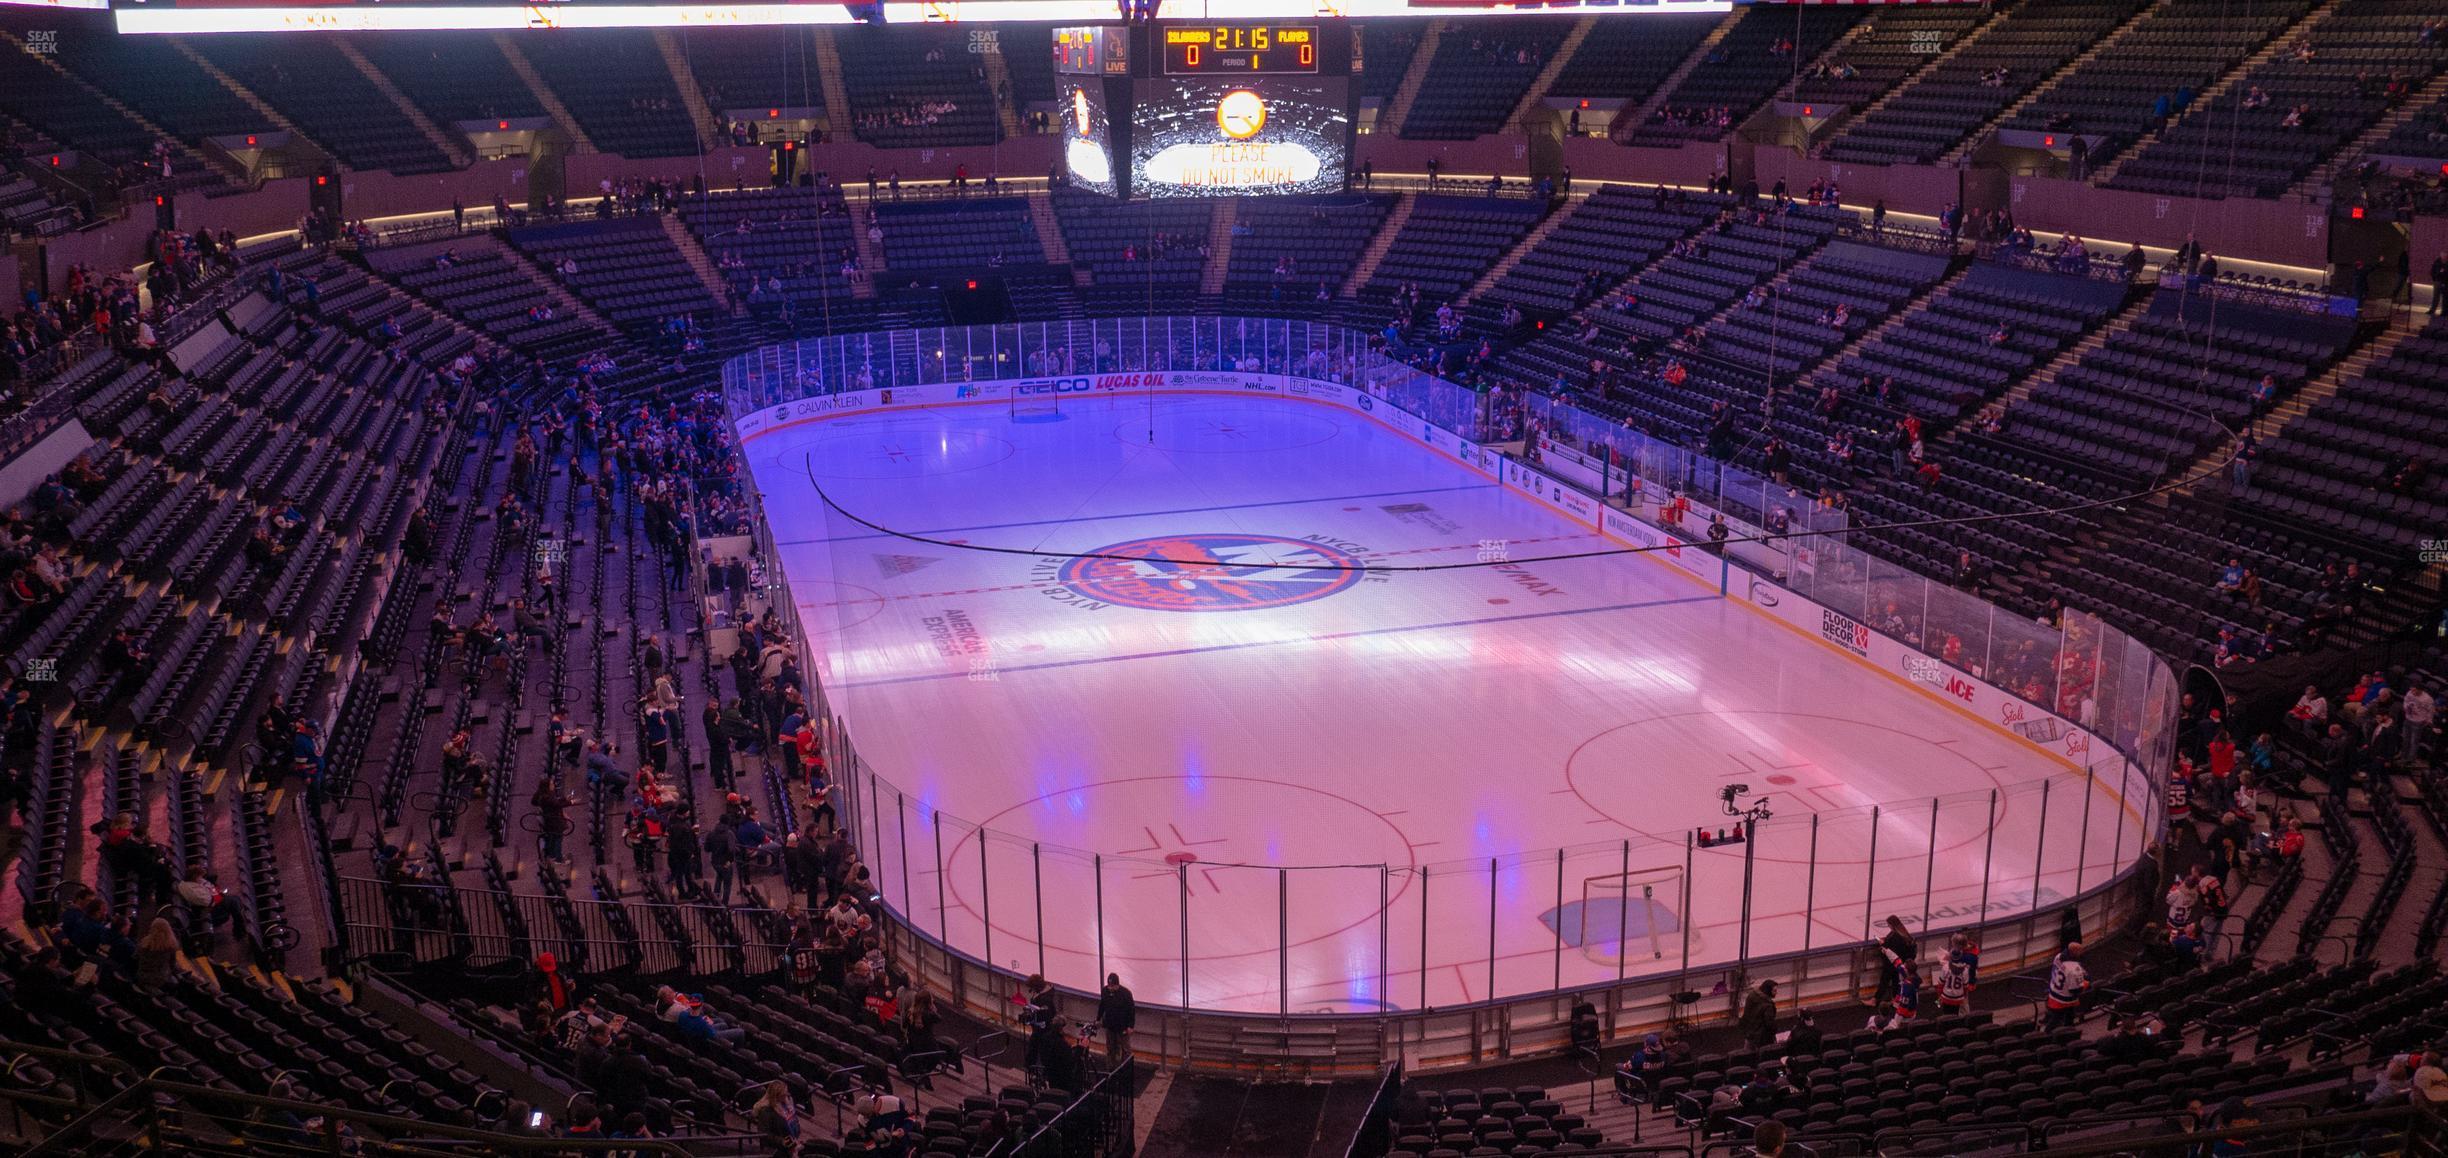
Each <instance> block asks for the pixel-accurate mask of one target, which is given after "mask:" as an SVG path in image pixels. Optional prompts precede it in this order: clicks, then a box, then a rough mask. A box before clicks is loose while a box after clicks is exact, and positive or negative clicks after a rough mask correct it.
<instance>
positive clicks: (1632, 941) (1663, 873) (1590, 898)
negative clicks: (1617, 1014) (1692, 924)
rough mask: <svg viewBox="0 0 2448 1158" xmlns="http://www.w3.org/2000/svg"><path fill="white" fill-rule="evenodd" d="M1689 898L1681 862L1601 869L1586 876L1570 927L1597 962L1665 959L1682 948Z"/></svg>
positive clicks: (1609, 962)
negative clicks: (1617, 870) (1598, 873)
mask: <svg viewBox="0 0 2448 1158" xmlns="http://www.w3.org/2000/svg"><path fill="white" fill-rule="evenodd" d="M1690 900H1691V898H1690V897H1689V896H1688V895H1686V893H1685V890H1684V878H1683V866H1681V865H1661V866H1659V867H1657V868H1645V869H1634V870H1632V871H1630V872H1617V873H1602V874H1600V875H1598V876H1594V877H1586V878H1583V880H1582V881H1581V901H1580V904H1579V906H1578V907H1577V908H1576V910H1575V912H1574V914H1573V916H1574V920H1572V921H1570V922H1568V923H1567V927H1568V928H1571V929H1572V930H1573V931H1574V942H1575V944H1576V945H1578V946H1579V948H1580V949H1581V952H1582V953H1583V954H1584V955H1586V956H1587V957H1588V958H1589V959H1590V960H1592V961H1598V962H1602V963H1605V964H1609V965H1612V964H1615V963H1616V962H1618V961H1622V962H1625V963H1627V964H1629V963H1633V962H1641V961H1662V960H1665V959H1666V958H1667V957H1668V956H1670V955H1678V956H1679V955H1680V954H1681V953H1682V951H1683V942H1684V929H1683V913H1684V911H1685V909H1686V908H1687V906H1688V905H1689V903H1690Z"/></svg>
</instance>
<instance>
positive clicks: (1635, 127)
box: [1607, 11, 1743, 145]
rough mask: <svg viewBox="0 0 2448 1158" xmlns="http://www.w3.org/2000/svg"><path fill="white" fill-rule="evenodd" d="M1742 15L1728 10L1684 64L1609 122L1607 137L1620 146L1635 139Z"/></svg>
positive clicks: (1732, 28)
mask: <svg viewBox="0 0 2448 1158" xmlns="http://www.w3.org/2000/svg"><path fill="white" fill-rule="evenodd" d="M1742 18H1743V14H1742V13H1741V12H1740V11H1733V12H1728V13H1726V15H1725V19H1723V20H1720V21H1718V22H1717V27H1715V28H1712V29H1709V34H1708V35H1707V36H1703V37H1701V38H1700V43H1698V44H1695V45H1693V46H1692V50H1691V53H1690V54H1689V55H1687V56H1685V57H1684V58H1683V63H1681V64H1678V65H1676V66H1675V70H1674V71H1673V72H1670V73H1667V74H1666V77H1665V79H1663V80H1660V81H1659V82H1658V83H1657V87H1656V88H1653V89H1651V90H1649V98H1648V99H1647V100H1644V101H1642V102H1641V103H1640V105H1639V106H1638V107H1637V108H1632V109H1627V110H1625V111H1623V112H1621V113H1618V114H1616V117H1615V119H1614V120H1612V121H1609V122H1607V137H1608V138H1609V139H1611V140H1613V141H1614V142H1615V143H1616V144H1618V145H1621V144H1626V143H1629V142H1630V141H1631V140H1632V134H1633V133H1635V132H1638V131H1639V130H1640V127H1641V126H1642V125H1645V124H1648V123H1649V118H1650V117H1653V116H1655V115H1657V111H1658V108H1659V107H1660V106H1662V105H1664V104H1665V103H1666V97H1667V95H1668V94H1670V93H1672V92H1674V90H1675V89H1676V88H1678V87H1680V86H1681V85H1682V83H1683V81H1684V79H1685V78H1687V77H1689V76H1691V74H1692V70H1693V69H1695V68H1698V67H1700V62H1701V61H1704V60H1707V59H1708V54H1709V51H1710V50H1711V49H1714V48H1716V47H1717V44H1718V42H1719V41H1722V40H1724V39H1725V38H1726V34H1727V33H1729V32H1732V31H1734V25H1735V24H1736V23H1738V22H1739V21H1741V20H1742Z"/></svg>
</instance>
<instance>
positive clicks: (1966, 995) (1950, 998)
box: [1938, 934, 1976, 1016]
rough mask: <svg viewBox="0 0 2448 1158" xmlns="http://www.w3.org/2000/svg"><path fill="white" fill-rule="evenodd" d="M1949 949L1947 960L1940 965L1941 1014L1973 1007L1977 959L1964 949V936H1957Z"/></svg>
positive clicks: (1939, 1008) (1939, 991)
mask: <svg viewBox="0 0 2448 1158" xmlns="http://www.w3.org/2000/svg"><path fill="white" fill-rule="evenodd" d="M1955 942H1956V943H1955V945H1954V946H1953V947H1950V948H1949V949H1948V950H1947V955H1946V960H1945V961H1944V962H1942V963H1941V964H1940V965H1939V966H1938V1012H1939V1014H1940V1015H1941V1016H1944V1015H1947V1014H1954V1013H1962V1012H1964V1011H1965V1010H1966V1009H1968V1008H1970V1007H1971V1004H1972V984H1973V972H1972V969H1973V966H1972V963H1973V961H1974V960H1975V959H1976V958H1975V957H1974V956H1973V955H1971V954H1968V953H1966V952H1964V951H1963V948H1962V946H1963V937H1962V936H1961V935H1960V934H1959V935H1957V936H1956V938H1955Z"/></svg>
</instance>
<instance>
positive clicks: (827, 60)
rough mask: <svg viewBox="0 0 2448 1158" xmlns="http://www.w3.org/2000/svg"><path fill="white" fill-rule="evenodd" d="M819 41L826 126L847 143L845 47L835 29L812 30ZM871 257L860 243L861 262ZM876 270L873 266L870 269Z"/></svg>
mask: <svg viewBox="0 0 2448 1158" xmlns="http://www.w3.org/2000/svg"><path fill="white" fill-rule="evenodd" d="M809 32H810V34H811V35H812V36H814V38H815V41H814V43H815V45H816V78H817V81H818V83H819V84H821V85H822V86H823V91H824V109H825V126H826V128H827V129H828V130H829V134H828V135H830V136H832V137H833V138H834V139H836V140H847V139H848V137H847V134H848V133H849V132H850V85H849V82H847V81H844V80H843V79H842V59H841V44H840V43H839V42H838V41H835V40H834V39H833V30H832V29H830V28H827V27H825V26H823V25H818V26H816V27H815V28H812V29H810V30H809ZM867 257H868V254H867V250H866V245H865V243H864V242H862V243H860V247H859V260H861V261H865V260H866V259H867ZM869 268H870V269H872V268H874V267H873V266H870V267H869Z"/></svg>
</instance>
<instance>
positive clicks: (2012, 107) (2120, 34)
mask: <svg viewBox="0 0 2448 1158" xmlns="http://www.w3.org/2000/svg"><path fill="white" fill-rule="evenodd" d="M2166 4H2167V0H2152V2H2151V3H2149V4H2146V5H2144V6H2142V7H2141V8H2140V9H2138V10H2136V11H2135V12H2134V14H2133V15H2131V16H2128V17H2126V18H2125V21H2124V23H2122V24H2119V25H2117V26H2116V27H2114V28H2111V29H2109V30H2108V34H2107V35H2105V36H2102V37H2100V38H2099V39H2098V40H2095V41H2092V42H2091V47H2089V48H2086V49H2084V50H2082V51H2081V52H2078V53H2076V54H2074V55H2073V56H2072V57H2069V58H2068V59H2067V60H2066V62H2065V63H2063V64H2060V65H2058V66H2057V68H2056V71H2054V72H2051V73H2049V75H2048V77H2047V78H2046V79H2044V80H2042V81H2041V82H2040V83H2038V84H2035V85H2033V86H2031V88H2030V90H2028V91H2026V92H2025V93H2024V94H2023V95H2022V96H2020V97H2017V98H2015V99H2014V100H2012V101H2009V102H2007V105H2006V107H2005V108H2002V109H1999V110H1998V112H1997V115H1996V116H1993V117H1991V118H1989V119H1988V120H1985V121H1982V122H1981V123H1980V124H1979V125H1977V126H1975V127H1974V128H1973V129H1972V131H1971V132H1970V133H1967V134H1965V135H1964V138H1963V139H1962V140H1960V141H1957V142H1955V144H1954V146H1953V147H1951V148H1949V149H1948V150H1947V151H1946V152H1944V153H1941V154H1939V157H1938V161H1937V163H1938V164H1940V165H1954V164H1956V163H1958V162H1960V161H1962V160H1963V159H1964V158H1965V157H1967V156H1969V155H1970V154H1971V153H1972V151H1973V150H1975V149H1978V148H1980V147H1981V146H1982V145H1984V144H1986V143H1988V141H1989V138H1990V137H1991V136H1992V135H1994V134H1995V133H1996V132H1997V130H1998V126H2000V125H2005V124H2011V123H2013V122H2014V119H2015V118H2016V117H2018V116H2021V115H2023V110H2024V109H2026V108H2029V107H2031V104H2032V102H2034V101H2037V100H2039V99H2040V98H2041V97H2043V96H2046V95H2047V94H2048V93H2050V92H2051V91H2053V90H2055V89H2056V87H2057V85H2058V82H2060V81H2063V80H2064V79H2065V78H2067V77H2069V76H2072V75H2074V71H2075V70H2076V69H2079V68H2081V67H2082V66H2084V65H2086V64H2089V63H2090V62H2091V58H2092V57H2095V56H2098V55H2099V54H2101V53H2103V52H2106V51H2108V50H2109V49H2110V48H2113V47H2115V46H2116V43H2117V41H2119V40H2122V39H2124V37H2125V34H2126V33H2128V32H2131V31H2133V29H2134V28H2135V26H2137V25H2139V24H2141V23H2142V22H2143V21H2145V20H2148V19H2150V17H2151V14H2152V13H2155V12H2157V11H2159V9H2161V8H2162V7H2165V6H2166Z"/></svg>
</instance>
